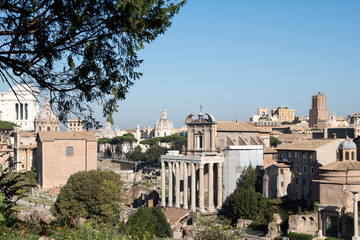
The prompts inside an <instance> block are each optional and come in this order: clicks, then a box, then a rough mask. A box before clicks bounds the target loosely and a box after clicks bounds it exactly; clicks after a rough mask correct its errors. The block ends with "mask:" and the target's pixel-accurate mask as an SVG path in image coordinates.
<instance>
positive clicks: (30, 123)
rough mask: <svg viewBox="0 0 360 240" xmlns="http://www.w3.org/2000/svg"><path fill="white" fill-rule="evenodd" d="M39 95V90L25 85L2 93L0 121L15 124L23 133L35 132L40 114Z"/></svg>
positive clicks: (0, 93)
mask: <svg viewBox="0 0 360 240" xmlns="http://www.w3.org/2000/svg"><path fill="white" fill-rule="evenodd" d="M39 94H40V90H39V89H37V88H35V87H31V86H28V85H25V84H23V85H16V86H14V87H13V88H12V89H9V91H7V92H0V120H1V121H9V122H13V123H15V124H16V125H18V126H19V127H20V130H22V131H33V130H34V119H35V117H36V115H37V114H38V112H39Z"/></svg>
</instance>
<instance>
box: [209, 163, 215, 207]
mask: <svg viewBox="0 0 360 240" xmlns="http://www.w3.org/2000/svg"><path fill="white" fill-rule="evenodd" d="M208 210H209V212H213V211H215V208H214V164H213V163H209V208H208Z"/></svg>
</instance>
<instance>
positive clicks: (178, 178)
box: [175, 162, 180, 208]
mask: <svg viewBox="0 0 360 240" xmlns="http://www.w3.org/2000/svg"><path fill="white" fill-rule="evenodd" d="M175 168H176V182H175V189H176V190H175V191H176V192H175V207H176V208H180V166H179V163H178V162H176V163H175Z"/></svg>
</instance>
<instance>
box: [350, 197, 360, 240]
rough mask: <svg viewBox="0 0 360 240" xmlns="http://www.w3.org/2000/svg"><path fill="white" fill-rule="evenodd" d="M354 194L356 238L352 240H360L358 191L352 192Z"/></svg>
mask: <svg viewBox="0 0 360 240" xmlns="http://www.w3.org/2000/svg"><path fill="white" fill-rule="evenodd" d="M351 192H352V193H353V200H354V236H353V237H352V240H358V239H359V226H358V224H359V223H358V218H359V217H358V194H359V192H358V191H351Z"/></svg>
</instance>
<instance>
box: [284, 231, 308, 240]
mask: <svg viewBox="0 0 360 240" xmlns="http://www.w3.org/2000/svg"><path fill="white" fill-rule="evenodd" d="M288 237H289V240H311V239H313V236H312V235H310V234H305V233H296V232H291V233H289V234H288Z"/></svg>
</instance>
